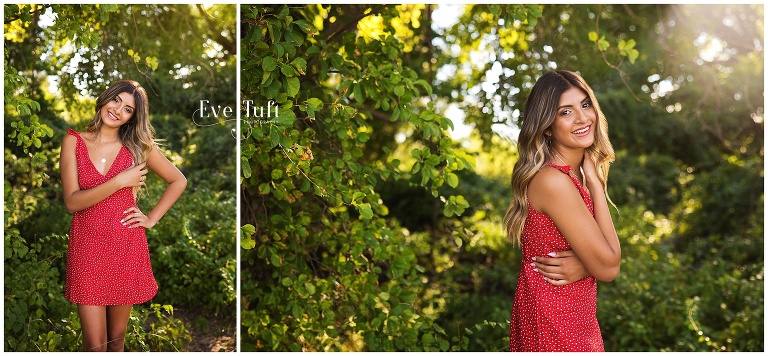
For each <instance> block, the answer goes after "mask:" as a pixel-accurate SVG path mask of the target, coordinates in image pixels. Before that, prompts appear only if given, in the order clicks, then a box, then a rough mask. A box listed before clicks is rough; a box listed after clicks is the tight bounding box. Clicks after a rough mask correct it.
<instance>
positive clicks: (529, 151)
mask: <svg viewBox="0 0 768 356" xmlns="http://www.w3.org/2000/svg"><path fill="white" fill-rule="evenodd" d="M571 88H578V89H580V90H581V91H583V92H584V93H585V94H586V95H587V96H589V100H590V101H591V102H592V105H593V108H594V109H595V113H596V114H597V125H595V127H596V129H595V141H594V143H593V144H592V146H590V147H589V148H587V152H588V154H589V156H590V157H592V159H593V160H594V161H595V163H596V165H597V170H598V176H599V179H600V183H601V184H602V186H603V190H605V192H606V197H607V196H608V192H607V182H608V169H609V168H610V164H611V162H613V160H614V159H615V154H614V152H613V146H612V145H611V141H610V140H609V139H608V122H607V121H606V119H605V115H603V112H602V111H601V110H600V105H599V104H598V103H597V99H596V98H595V93H594V92H593V91H592V88H590V87H589V85H587V83H586V81H584V79H583V78H582V77H581V76H580V75H578V74H577V73H575V72H571V71H566V70H558V71H554V72H549V73H546V74H544V75H543V76H541V77H540V78H539V79H538V80H537V81H536V84H535V85H534V86H533V89H532V90H531V94H530V95H528V100H527V101H526V103H525V112H524V114H523V124H522V127H521V128H520V136H519V137H518V140H517V151H518V155H519V157H520V158H519V159H518V161H517V162H516V163H515V167H514V170H513V171H512V203H510V204H509V207H508V208H507V212H506V214H505V215H504V226H505V227H506V229H507V236H508V237H509V239H510V240H512V242H513V243H516V244H519V243H520V238H521V235H522V232H523V226H524V225H525V219H526V218H527V217H528V204H527V197H526V194H527V190H528V184H529V183H530V182H531V180H532V179H533V177H534V176H535V175H536V173H538V172H539V170H540V169H541V168H542V167H544V166H545V165H546V164H547V162H548V161H550V160H551V158H552V157H553V154H554V145H553V143H552V139H551V138H550V137H548V136H546V135H545V131H547V130H548V129H549V128H550V127H551V126H552V124H553V123H554V122H555V115H556V114H557V108H558V104H559V102H560V96H561V95H562V94H563V93H564V92H566V91H567V90H569V89H571ZM609 201H610V199H609Z"/></svg>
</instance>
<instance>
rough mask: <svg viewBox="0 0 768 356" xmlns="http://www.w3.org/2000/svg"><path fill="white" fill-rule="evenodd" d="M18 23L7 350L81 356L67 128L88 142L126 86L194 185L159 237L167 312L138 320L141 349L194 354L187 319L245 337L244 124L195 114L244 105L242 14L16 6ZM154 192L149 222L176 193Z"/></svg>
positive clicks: (9, 51)
mask: <svg viewBox="0 0 768 356" xmlns="http://www.w3.org/2000/svg"><path fill="white" fill-rule="evenodd" d="M4 11H5V12H4V15H5V23H4V29H5V32H4V34H5V51H4V61H5V62H4V63H5V66H4V69H5V103H6V105H5V108H4V110H5V122H4V125H5V126H4V127H5V132H7V133H8V136H6V137H5V150H4V163H5V169H4V170H5V177H4V202H5V204H4V218H5V219H4V222H5V226H4V227H5V250H6V255H5V261H4V270H5V271H6V274H5V292H6V294H5V303H4V304H5V307H6V309H5V315H6V316H7V317H6V320H5V323H4V325H5V341H6V343H5V346H4V347H5V350H7V351H36V350H55V351H62V350H64V351H76V350H78V349H79V348H81V341H80V334H79V333H80V326H79V321H78V318H77V313H76V310H75V305H74V304H72V303H70V302H68V301H67V300H66V299H65V298H64V295H63V290H62V289H63V286H64V270H65V258H64V253H65V251H66V249H67V240H68V239H67V237H66V235H63V234H64V233H65V232H66V231H68V230H69V225H70V223H71V219H72V216H71V214H70V213H68V212H67V211H66V209H65V207H64V204H63V202H62V201H61V184H60V177H59V175H60V172H59V167H58V166H59V165H58V157H59V154H60V142H61V141H62V139H63V137H64V135H66V129H67V128H70V127H71V128H74V129H75V130H78V131H83V130H84V129H85V125H86V123H87V121H89V120H90V119H91V117H92V115H93V110H94V108H93V104H94V97H95V96H96V95H98V94H99V93H101V92H102V91H103V90H104V88H105V85H106V84H105V83H111V82H113V81H115V80H116V79H123V78H131V79H136V80H138V81H139V82H141V83H142V85H143V86H144V87H145V88H146V89H147V92H148V95H149V102H150V115H151V117H150V120H151V122H152V123H153V125H154V127H155V129H156V132H157V137H159V138H161V139H165V141H164V142H163V145H162V146H161V148H162V150H163V153H164V154H165V155H166V156H167V157H168V158H169V159H170V160H171V161H172V162H173V163H174V164H175V165H177V166H178V167H179V169H181V170H182V172H184V173H185V175H186V176H187V178H188V183H189V184H188V186H187V190H186V192H185V193H184V195H182V198H181V199H180V200H179V201H178V202H177V203H176V204H175V205H174V207H173V208H172V209H171V210H170V211H169V212H168V213H167V214H166V217H164V219H163V220H162V221H161V222H160V223H159V224H158V225H157V226H156V227H155V228H154V229H150V230H149V231H148V238H149V244H150V253H151V259H152V261H153V266H154V271H155V276H156V278H157V281H158V283H159V284H161V287H160V291H159V294H158V295H157V296H156V297H155V298H154V299H153V300H152V303H158V304H159V305H162V307H160V306H154V305H148V306H135V307H134V310H133V311H132V316H131V319H130V321H129V331H128V334H127V341H126V345H127V349H129V350H143V351H149V350H152V351H155V350H164V351H177V350H185V349H186V348H187V347H188V344H189V341H190V336H189V332H188V329H189V328H188V327H187V326H186V325H184V324H183V323H182V322H181V321H180V320H179V319H176V318H173V317H172V316H171V313H172V308H173V307H175V308H176V309H177V310H184V309H198V310H200V311H202V312H203V314H202V315H204V316H206V317H208V316H210V315H217V316H219V317H221V318H225V319H229V320H231V322H232V323H233V324H234V319H235V318H234V316H235V313H234V305H235V303H234V300H235V298H236V295H235V294H236V292H235V274H236V273H235V272H236V265H235V263H236V262H235V252H236V251H235V241H234V232H235V201H234V187H235V184H236V183H235V174H234V172H235V164H234V162H235V161H234V152H235V142H236V138H235V137H234V135H233V133H232V132H231V130H232V127H234V124H233V122H232V120H230V121H227V120H226V118H224V117H217V118H212V119H211V118H208V119H206V120H203V119H204V118H203V117H201V115H200V114H196V113H195V110H196V109H197V108H199V107H200V100H201V99H205V100H208V101H209V102H210V104H211V105H214V106H215V105H222V106H224V105H229V106H232V105H234V104H235V103H234V97H235V93H236V88H235V72H234V71H235V65H234V64H235V60H236V56H235V55H234V54H235V53H236V51H235V50H236V48H235V46H234V43H235V39H234V37H233V36H234V35H235V29H236V27H235V24H236V18H235V12H236V8H235V7H234V6H232V5H211V6H203V5H199V6H193V5H4ZM83 23H87V24H88V26H83ZM135 28H154V29H158V31H155V32H153V33H151V34H148V33H145V32H146V31H139V32H136V31H134V29H135ZM191 38H194V40H189V39H191ZM180 39H181V40H180ZM185 39H186V40H185ZM128 44H130V48H128V47H127V45H128ZM129 51H130V52H131V53H130V54H129V53H128V52H129ZM137 55H138V58H139V60H138V61H136V58H137V57H136V56H137ZM49 76H54V77H53V80H54V81H55V83H56V86H55V87H56V88H57V90H55V91H54V92H50V90H51V89H50V88H51V86H50V85H49V84H51V82H49V80H50V79H49ZM228 126H229V127H228ZM17 143H20V144H21V145H17ZM148 184H149V185H148V187H149V188H148V189H147V190H146V191H144V193H145V194H143V195H141V196H140V199H139V202H138V203H139V206H140V207H141V208H142V209H143V211H144V212H148V210H149V209H150V208H151V206H152V204H154V203H156V202H157V200H158V199H159V198H160V195H161V193H162V190H161V189H162V187H164V186H165V183H163V182H161V181H160V179H159V178H157V177H156V176H152V177H151V178H150V180H149V181H148ZM171 267H172V268H171ZM171 305H173V307H172V306H171ZM161 309H162V310H161Z"/></svg>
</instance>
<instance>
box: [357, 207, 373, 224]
mask: <svg viewBox="0 0 768 356" xmlns="http://www.w3.org/2000/svg"><path fill="white" fill-rule="evenodd" d="M357 211H358V212H359V213H360V217H361V218H363V220H370V219H371V218H372V217H373V211H372V210H371V205H370V204H368V203H365V204H358V205H357Z"/></svg>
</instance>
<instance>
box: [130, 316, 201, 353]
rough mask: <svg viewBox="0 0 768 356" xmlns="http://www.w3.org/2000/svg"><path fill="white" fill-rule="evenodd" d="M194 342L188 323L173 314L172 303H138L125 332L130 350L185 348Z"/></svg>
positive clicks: (178, 349) (177, 349)
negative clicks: (138, 305)
mask: <svg viewBox="0 0 768 356" xmlns="http://www.w3.org/2000/svg"><path fill="white" fill-rule="evenodd" d="M190 342H192V336H191V335H190V333H189V330H187V327H186V326H185V325H184V323H183V322H182V321H181V320H179V319H177V318H174V317H173V307H172V306H171V305H160V304H150V305H149V308H143V307H138V308H137V307H134V308H133V309H132V310H131V316H130V317H129V319H128V331H127V332H126V334H125V349H126V351H133V352H135V351H145V352H146V351H182V350H184V349H185V347H186V346H187V345H188V344H189V343H190Z"/></svg>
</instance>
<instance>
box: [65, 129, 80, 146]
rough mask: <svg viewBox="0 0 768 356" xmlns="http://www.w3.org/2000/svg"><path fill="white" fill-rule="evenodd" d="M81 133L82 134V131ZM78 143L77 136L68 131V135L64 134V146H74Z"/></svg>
mask: <svg viewBox="0 0 768 356" xmlns="http://www.w3.org/2000/svg"><path fill="white" fill-rule="evenodd" d="M79 134H81V135H82V133H81V132H80V133H79ZM76 143H77V137H75V136H74V135H72V134H70V133H67V134H66V135H64V139H62V140H61V145H62V146H67V147H74V146H75V144H76Z"/></svg>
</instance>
